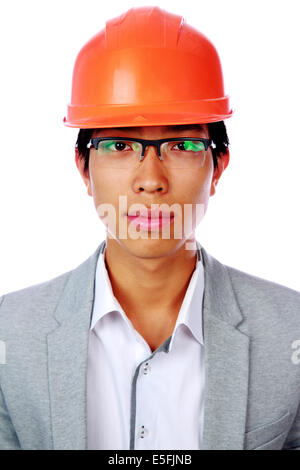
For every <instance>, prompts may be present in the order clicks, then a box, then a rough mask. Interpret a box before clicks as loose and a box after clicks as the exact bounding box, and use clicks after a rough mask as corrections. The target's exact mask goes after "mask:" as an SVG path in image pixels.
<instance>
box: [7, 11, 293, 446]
mask: <svg viewBox="0 0 300 470" xmlns="http://www.w3.org/2000/svg"><path fill="white" fill-rule="evenodd" d="M231 114H232V112H231V110H230V108H229V100H228V97H226V96H224V90H223V79H222V71H221V65H220V62H219V58H218V55H217V52H216V51H215V49H214V46H213V45H212V44H211V43H210V42H209V41H208V40H207V38H205V37H204V36H203V35H202V34H201V33H199V32H198V31H196V30H195V29H193V28H191V27H190V26H188V25H187V24H185V23H184V21H183V19H182V18H181V17H179V16H177V15H173V14H170V13H168V12H165V11H163V10H160V9H159V8H157V7H155V8H151V7H143V8H138V9H131V10H129V11H128V12H126V13H124V14H123V15H121V16H120V17H118V18H115V19H113V20H110V21H109V22H107V24H106V28H105V30H104V31H101V32H100V33H99V34H98V35H96V36H94V38H92V39H91V40H90V41H89V42H88V43H87V44H86V45H85V46H84V47H83V49H82V50H81V51H80V53H79V55H78V57H77V60H76V64H75V68H74V75H73V89H72V102H71V104H70V105H69V108H68V116H67V118H66V119H65V123H66V124H67V125H68V126H71V127H75V128H76V127H77V128H79V129H80V131H79V134H78V140H77V146H76V151H75V152H76V154H75V160H76V165H77V168H78V170H79V172H80V174H81V176H82V178H83V180H84V183H85V185H86V187H87V192H88V194H89V195H90V196H91V197H92V198H93V201H94V204H95V207H96V210H97V212H98V214H99V217H100V218H101V219H102V221H103V223H104V224H105V225H106V227H107V237H106V240H105V241H103V242H102V243H101V244H100V246H99V247H98V248H97V250H96V252H95V253H94V254H92V255H91V257H90V258H88V259H87V260H86V261H85V262H84V263H82V264H81V265H80V266H78V267H77V268H75V269H74V270H72V271H70V272H68V273H65V274H63V275H61V276H59V277H57V278H55V279H52V280H50V281H48V282H46V283H42V284H39V285H37V286H32V287H30V288H27V289H23V290H20V291H17V292H13V293H10V294H8V295H6V296H3V297H2V298H1V299H0V339H1V348H0V352H1V356H0V357H1V360H0V363H1V364H0V385H1V395H0V418H1V420H0V448H2V449H19V448H22V449H300V317H299V309H300V294H299V293H298V292H296V291H293V290H291V289H288V288H287V287H284V286H280V285H277V284H275V283H272V282H269V281H266V280H262V279H259V278H257V277H254V276H250V275H248V274H246V273H242V272H240V271H238V270H236V269H233V268H230V267H228V266H224V265H222V264H221V263H219V262H218V261H217V260H216V259H214V258H213V257H212V256H211V255H209V254H208V253H207V252H206V251H205V249H204V248H203V247H201V246H200V244H199V242H197V241H196V240H195V228H196V226H197V224H198V223H199V221H200V220H201V218H202V217H203V215H204V214H205V212H206V209H207V205H208V201H209V197H210V196H212V195H213V194H214V193H215V190H216V185H217V183H218V181H219V179H220V177H221V175H222V173H223V171H224V170H225V168H226V167H227V165H228V162H229V149H228V144H229V142H228V137H227V133H226V128H225V125H224V122H223V120H224V119H226V118H229V117H230V116H231Z"/></svg>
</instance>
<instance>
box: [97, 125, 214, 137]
mask: <svg viewBox="0 0 300 470" xmlns="http://www.w3.org/2000/svg"><path fill="white" fill-rule="evenodd" d="M207 130H208V127H207V124H176V125H170V126H138V127H109V128H105V129H104V128H102V129H95V132H94V137H95V136H101V135H103V136H109V135H118V136H123V135H128V136H131V135H132V136H133V135H134V136H135V137H150V136H151V138H154V137H158V136H160V137H163V136H164V135H176V134H178V133H181V134H182V133H184V132H191V131H194V132H195V131H196V132H198V133H199V132H201V133H205V132H206V131H207Z"/></svg>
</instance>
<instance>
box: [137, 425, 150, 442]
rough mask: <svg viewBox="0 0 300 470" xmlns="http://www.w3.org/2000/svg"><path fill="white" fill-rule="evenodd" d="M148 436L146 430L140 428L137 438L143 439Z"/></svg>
mask: <svg viewBox="0 0 300 470" xmlns="http://www.w3.org/2000/svg"><path fill="white" fill-rule="evenodd" d="M148 434H149V431H148V429H146V428H145V426H141V427H140V430H139V433H138V436H139V438H140V439H144V437H146V436H147V435H148Z"/></svg>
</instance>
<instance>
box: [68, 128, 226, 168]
mask: <svg viewBox="0 0 300 470" xmlns="http://www.w3.org/2000/svg"><path fill="white" fill-rule="evenodd" d="M207 127H208V132H209V137H210V138H211V139H212V140H213V142H214V143H215V146H216V147H215V148H212V155H213V161H214V167H216V166H217V159H218V157H220V156H221V154H222V153H225V152H226V149H227V147H228V146H229V139H228V135H227V130H226V126H225V124H224V121H217V122H210V123H208V124H207ZM96 130H99V129H80V130H79V132H78V137H77V141H76V146H77V147H78V153H79V157H80V158H82V159H84V171H85V172H86V171H87V170H88V168H89V156H90V149H89V148H88V147H87V144H88V143H89V141H90V139H91V137H92V135H93V133H94V131H96Z"/></svg>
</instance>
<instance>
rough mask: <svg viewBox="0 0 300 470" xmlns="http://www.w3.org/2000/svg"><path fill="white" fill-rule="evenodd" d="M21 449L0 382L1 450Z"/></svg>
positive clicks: (0, 299)
mask: <svg viewBox="0 0 300 470" xmlns="http://www.w3.org/2000/svg"><path fill="white" fill-rule="evenodd" d="M4 297H5V296H4V295H3V296H2V297H0V306H1V304H2V302H3V300H4ZM0 339H1V338H0ZM20 449H21V446H20V443H19V439H18V436H17V434H16V431H15V429H14V427H13V424H12V421H11V419H10V416H9V413H8V411H7V407H6V404H5V400H4V396H3V393H2V389H1V383H0V450H20Z"/></svg>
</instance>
